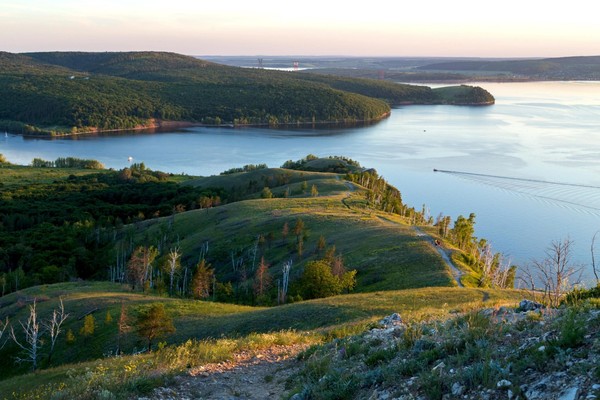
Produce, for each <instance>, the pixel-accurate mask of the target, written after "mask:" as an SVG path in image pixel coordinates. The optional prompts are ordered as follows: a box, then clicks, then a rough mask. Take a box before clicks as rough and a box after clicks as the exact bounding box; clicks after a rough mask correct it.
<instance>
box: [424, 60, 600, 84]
mask: <svg viewBox="0 0 600 400" xmlns="http://www.w3.org/2000/svg"><path fill="white" fill-rule="evenodd" d="M417 69H418V70H419V71H421V72H423V71H429V72H432V71H443V72H446V73H461V74H473V73H480V74H487V75H490V74H492V75H502V74H504V75H513V76H514V75H516V76H520V77H522V78H527V79H537V80H539V79H550V80H569V79H577V80H598V79H600V56H595V57H560V58H544V59H534V60H532V59H529V60H496V61H490V60H474V61H452V62H441V63H434V64H429V65H425V66H420V67H418V68H417Z"/></svg>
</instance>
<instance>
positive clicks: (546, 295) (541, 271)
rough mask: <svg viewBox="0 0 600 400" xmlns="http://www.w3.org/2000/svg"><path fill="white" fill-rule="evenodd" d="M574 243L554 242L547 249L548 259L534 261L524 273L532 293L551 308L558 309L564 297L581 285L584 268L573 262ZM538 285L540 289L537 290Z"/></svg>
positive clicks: (565, 241) (570, 241)
mask: <svg viewBox="0 0 600 400" xmlns="http://www.w3.org/2000/svg"><path fill="white" fill-rule="evenodd" d="M572 246H573V241H572V240H570V239H563V240H561V241H553V242H552V243H551V244H550V246H549V247H548V248H547V249H546V251H545V254H546V257H545V258H544V259H543V260H541V261H537V260H536V261H533V262H532V264H531V265H530V266H529V268H527V269H525V271H524V272H523V277H522V278H521V279H522V280H524V281H525V282H526V283H527V284H528V285H530V288H531V291H532V293H533V294H534V296H535V295H540V296H541V301H542V302H543V303H545V304H546V305H548V306H550V307H558V306H559V305H560V301H561V299H562V297H563V295H564V294H565V293H566V292H567V291H568V290H570V289H571V288H572V287H573V285H575V284H577V283H579V280H580V278H581V271H582V267H580V266H576V265H574V264H572V262H571V247H572ZM536 284H539V285H540V286H539V289H538V290H536Z"/></svg>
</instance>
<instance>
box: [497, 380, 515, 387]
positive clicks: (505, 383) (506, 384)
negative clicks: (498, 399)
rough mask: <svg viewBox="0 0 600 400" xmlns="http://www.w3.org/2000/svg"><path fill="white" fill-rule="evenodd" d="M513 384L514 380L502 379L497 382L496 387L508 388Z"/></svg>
mask: <svg viewBox="0 0 600 400" xmlns="http://www.w3.org/2000/svg"><path fill="white" fill-rule="evenodd" d="M511 386H512V382H511V381H509V380H507V379H502V380H501V381H498V383H496V387H497V388H498V389H508V388H509V387H511Z"/></svg>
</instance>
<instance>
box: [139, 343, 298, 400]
mask: <svg viewBox="0 0 600 400" xmlns="http://www.w3.org/2000/svg"><path fill="white" fill-rule="evenodd" d="M306 347H307V346H306V345H292V346H272V347H271V348H268V349H263V350H259V351H252V352H249V351H246V352H241V353H238V354H235V355H234V357H233V360H231V361H227V362H222V363H215V364H206V365H203V366H200V367H195V368H192V369H190V370H189V371H188V372H187V373H186V374H185V375H180V376H177V377H175V378H174V380H175V383H174V384H172V385H170V386H169V387H162V388H157V389H155V390H154V391H153V392H152V394H151V395H150V396H148V397H140V398H139V399H138V400H186V399H190V400H191V399H214V400H242V399H243V400H263V399H281V398H285V395H286V392H287V391H288V390H289V389H286V380H287V379H288V378H289V377H290V376H291V375H292V374H294V373H296V372H297V371H298V370H299V368H300V365H301V363H300V361H298V360H297V359H296V358H295V356H296V355H297V354H298V353H299V352H300V351H302V350H304V349H305V348H306Z"/></svg>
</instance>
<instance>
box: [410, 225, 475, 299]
mask: <svg viewBox="0 0 600 400" xmlns="http://www.w3.org/2000/svg"><path fill="white" fill-rule="evenodd" d="M413 229H414V230H415V232H416V234H417V236H419V237H422V238H425V239H426V240H427V241H428V242H429V244H430V245H431V246H433V247H434V248H435V249H436V250H437V252H438V253H439V254H440V256H441V257H442V259H443V260H444V262H445V263H446V265H447V266H448V268H450V271H451V272H452V277H453V278H454V280H455V281H456V284H457V285H458V287H465V286H464V285H463V284H462V282H461V281H460V278H462V276H463V275H464V273H463V272H462V271H461V270H460V269H458V268H457V267H456V265H454V263H453V262H452V260H451V259H450V256H449V255H448V252H447V251H446V249H444V248H443V247H442V245H436V244H435V241H434V240H433V238H432V237H431V236H429V235H428V234H426V233H425V232H423V231H422V230H420V229H419V228H417V227H416V226H414V227H413Z"/></svg>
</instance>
